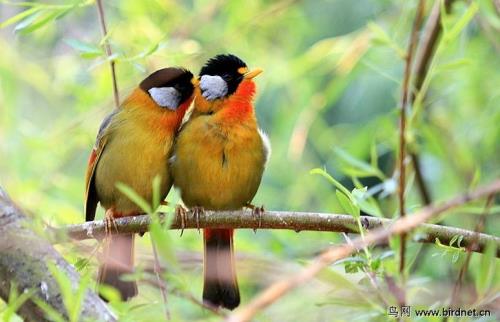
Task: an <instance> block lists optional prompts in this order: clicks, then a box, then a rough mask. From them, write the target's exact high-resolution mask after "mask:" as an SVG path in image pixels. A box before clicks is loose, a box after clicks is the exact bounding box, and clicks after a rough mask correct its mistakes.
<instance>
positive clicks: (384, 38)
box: [367, 22, 406, 57]
mask: <svg viewBox="0 0 500 322" xmlns="http://www.w3.org/2000/svg"><path fill="white" fill-rule="evenodd" d="M367 27H368V29H369V30H370V31H371V32H372V33H373V36H372V41H373V42H374V43H375V44H377V43H378V44H381V45H386V46H388V47H389V48H392V49H393V50H394V51H395V52H396V53H397V54H398V56H399V57H405V55H406V52H405V50H404V49H403V48H401V47H399V45H398V44H397V43H396V42H395V41H394V40H393V39H392V38H391V36H389V34H388V33H387V32H386V31H385V30H384V29H383V28H382V27H380V26H379V25H377V24H376V23H374V22H370V23H368V25H367Z"/></svg>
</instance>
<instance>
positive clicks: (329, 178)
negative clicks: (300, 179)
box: [309, 168, 351, 197]
mask: <svg viewBox="0 0 500 322" xmlns="http://www.w3.org/2000/svg"><path fill="white" fill-rule="evenodd" d="M309 173H310V174H319V175H321V176H323V177H324V178H326V179H327V180H328V181H330V183H332V184H333V185H334V186H335V187H336V188H337V189H339V190H340V191H342V192H343V193H344V194H345V195H346V196H349V197H351V193H350V192H349V190H347V188H346V187H344V186H343V185H342V184H341V183H340V182H338V181H337V180H335V179H334V178H333V177H332V176H331V175H329V174H328V173H327V172H326V171H325V170H323V169H320V168H316V169H312V170H311V171H309Z"/></svg>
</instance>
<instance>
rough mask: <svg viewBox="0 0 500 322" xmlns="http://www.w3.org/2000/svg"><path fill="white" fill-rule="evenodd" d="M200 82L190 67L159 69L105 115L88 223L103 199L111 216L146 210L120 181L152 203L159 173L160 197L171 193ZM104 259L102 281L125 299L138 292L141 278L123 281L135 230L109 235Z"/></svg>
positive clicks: (93, 163)
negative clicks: (180, 135)
mask: <svg viewBox="0 0 500 322" xmlns="http://www.w3.org/2000/svg"><path fill="white" fill-rule="evenodd" d="M196 82H197V80H196V79H195V78H193V74H192V73H191V72H189V71H188V70H185V69H182V68H164V69H160V70H158V71H156V72H154V73H153V74H151V75H149V76H148V77H147V78H146V79H144V80H143V81H142V82H141V83H140V85H139V87H138V88H136V89H135V90H134V91H133V92H132V94H131V95H130V96H129V97H128V98H127V99H126V100H125V101H124V102H123V103H122V104H121V106H120V107H119V108H118V109H116V110H114V111H113V112H112V113H111V114H109V115H108V116H107V117H106V118H105V119H104V121H103V122H102V124H101V127H100V129H99V133H98V135H97V140H96V143H95V146H94V149H93V150H92V153H91V155H90V158H89V163H88V168H87V175H86V194H85V217H86V220H87V221H91V220H94V217H95V211H96V207H97V203H98V202H100V203H101V206H102V207H103V208H104V209H105V210H106V218H107V219H110V220H112V219H113V218H118V217H124V216H133V215H137V214H140V213H141V212H142V210H141V208H140V207H139V206H137V205H136V204H135V203H134V202H133V201H132V200H130V199H129V198H127V197H126V196H125V195H124V194H122V193H121V192H120V191H119V190H118V189H117V188H116V183H118V182H122V183H124V184H126V185H128V186H129V187H130V188H132V189H133V190H134V191H135V192H136V193H137V194H138V195H139V196H141V197H142V198H144V199H145V200H147V201H151V200H152V181H153V178H155V176H159V177H160V178H161V196H160V197H161V198H162V199H161V200H163V199H164V198H165V197H166V196H167V194H168V192H169V190H170V188H171V186H172V180H171V175H170V173H169V169H168V166H167V160H168V158H169V156H170V153H171V148H172V145H173V141H174V137H175V135H176V134H177V131H178V129H179V126H180V124H181V122H182V118H183V117H184V114H185V112H186V110H187V109H188V107H189V105H190V104H191V102H192V100H193V92H194V85H193V84H195V83H196ZM110 228H111V229H112V228H113V227H110ZM103 257H104V259H103V261H102V263H101V267H100V268H99V275H98V283H99V284H107V285H110V286H112V287H114V288H116V289H117V290H118V291H119V292H120V294H121V297H122V299H124V300H126V299H129V298H131V297H133V296H135V295H137V284H136V282H135V281H123V280H122V279H121V275H123V274H127V273H132V272H133V269H134V234H122V235H113V234H111V235H110V236H108V240H107V241H106V244H105V247H104V255H103Z"/></svg>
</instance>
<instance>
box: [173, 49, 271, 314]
mask: <svg viewBox="0 0 500 322" xmlns="http://www.w3.org/2000/svg"><path fill="white" fill-rule="evenodd" d="M261 72H262V70H260V69H255V70H252V71H250V70H249V69H248V67H247V65H246V64H245V63H244V62H243V61H242V60H241V59H240V58H238V57H236V56H234V55H218V56H215V57H214V58H212V59H210V60H208V62H207V63H206V64H205V65H204V66H203V68H202V69H201V71H200V75H199V85H198V86H197V87H196V88H195V99H194V106H193V110H192V114H191V116H190V118H189V120H188V121H187V122H186V124H184V125H183V126H182V128H181V130H180V132H179V135H178V137H177V139H176V142H175V145H174V151H173V155H172V158H171V159H170V169H171V172H172V176H173V181H174V186H175V187H177V188H178V189H179V191H180V194H181V198H182V201H183V202H184V204H185V205H186V206H188V207H190V208H201V209H205V210H237V209H241V208H243V207H245V206H248V205H249V203H250V202H251V201H252V199H253V197H254V196H255V194H256V192H257V189H258V188H259V185H260V182H261V179H262V174H263V172H264V168H265V165H266V162H267V159H268V156H269V154H270V145H269V141H268V139H267V137H266V136H265V134H264V133H263V132H262V131H261V130H260V129H259V127H258V124H257V119H256V116H255V110H254V105H253V100H254V96H255V91H256V86H255V83H254V81H253V78H254V77H255V76H257V75H259V74H260V73H261ZM203 239H204V286H203V300H204V302H205V303H206V304H208V305H211V306H213V307H225V308H228V309H234V308H235V307H237V306H238V305H239V303H240V294H239V289H238V282H237V279H236V269H235V263H234V251H233V230H232V229H208V228H207V229H204V232H203Z"/></svg>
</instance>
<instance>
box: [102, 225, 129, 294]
mask: <svg viewBox="0 0 500 322" xmlns="http://www.w3.org/2000/svg"><path fill="white" fill-rule="evenodd" d="M105 243H106V244H105V246H104V256H103V261H102V263H101V266H100V267H99V275H98V278H97V283H98V284H106V285H108V286H112V287H114V288H115V289H117V290H118V291H119V292H120V295H121V298H122V300H128V299H130V298H132V297H134V296H136V295H137V283H136V282H135V281H124V280H122V276H123V274H131V273H133V271H134V234H122V235H110V236H108V237H107V240H106V241H105Z"/></svg>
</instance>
